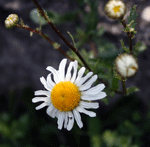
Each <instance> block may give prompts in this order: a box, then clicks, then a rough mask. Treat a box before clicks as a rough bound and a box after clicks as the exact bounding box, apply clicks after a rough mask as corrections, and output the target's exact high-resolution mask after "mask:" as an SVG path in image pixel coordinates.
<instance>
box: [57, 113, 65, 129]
mask: <svg viewBox="0 0 150 147" xmlns="http://www.w3.org/2000/svg"><path fill="white" fill-rule="evenodd" d="M64 113H65V112H60V113H59V116H58V120H57V123H58V129H60V130H61V129H62V126H63V122H64V119H65V115H64Z"/></svg>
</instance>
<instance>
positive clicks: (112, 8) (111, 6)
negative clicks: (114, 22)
mask: <svg viewBox="0 0 150 147" xmlns="http://www.w3.org/2000/svg"><path fill="white" fill-rule="evenodd" d="M125 12H126V7H125V4H124V3H123V2H122V1H121V0H110V1H108V2H107V4H106V6H105V13H106V15H107V16H108V17H110V18H112V19H121V18H123V16H124V15H125Z"/></svg>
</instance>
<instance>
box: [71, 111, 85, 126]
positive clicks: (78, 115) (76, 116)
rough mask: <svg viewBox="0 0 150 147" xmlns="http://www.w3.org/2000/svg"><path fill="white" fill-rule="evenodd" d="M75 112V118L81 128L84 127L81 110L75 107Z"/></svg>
mask: <svg viewBox="0 0 150 147" xmlns="http://www.w3.org/2000/svg"><path fill="white" fill-rule="evenodd" d="M73 114H74V118H75V120H76V122H77V124H78V126H79V128H82V127H83V123H82V121H81V116H80V114H79V112H78V111H77V110H76V109H73Z"/></svg>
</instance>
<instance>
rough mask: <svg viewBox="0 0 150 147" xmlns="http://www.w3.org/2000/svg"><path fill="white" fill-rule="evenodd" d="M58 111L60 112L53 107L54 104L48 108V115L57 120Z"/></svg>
mask: <svg viewBox="0 0 150 147" xmlns="http://www.w3.org/2000/svg"><path fill="white" fill-rule="evenodd" d="M57 111H58V110H57V109H56V108H55V107H54V106H53V104H51V105H50V106H49V107H48V108H47V110H46V113H47V114H48V115H49V116H51V117H52V118H55V116H56V112H57Z"/></svg>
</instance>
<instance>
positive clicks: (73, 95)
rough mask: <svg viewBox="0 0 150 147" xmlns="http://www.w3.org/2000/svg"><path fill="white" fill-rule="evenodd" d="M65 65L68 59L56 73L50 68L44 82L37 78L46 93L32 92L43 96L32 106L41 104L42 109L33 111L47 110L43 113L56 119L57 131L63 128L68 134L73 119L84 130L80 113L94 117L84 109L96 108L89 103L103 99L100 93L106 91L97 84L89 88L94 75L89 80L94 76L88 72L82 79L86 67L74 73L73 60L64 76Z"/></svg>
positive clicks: (37, 98) (43, 79)
mask: <svg viewBox="0 0 150 147" xmlns="http://www.w3.org/2000/svg"><path fill="white" fill-rule="evenodd" d="M66 63H67V59H63V60H62V61H61V62H60V65H59V69H58V70H56V69H54V68H53V67H51V66H48V67H47V68H46V69H47V70H49V71H50V72H51V73H50V74H49V75H48V76H47V79H45V78H44V77H41V78H40V81H41V83H42V84H43V85H44V87H45V88H46V90H38V91H35V95H45V96H46V97H34V98H33V99H32V102H33V103H36V102H40V101H43V103H42V104H41V105H39V106H37V107H36V110H39V109H41V108H43V107H45V106H48V108H47V110H46V113H47V114H48V115H49V116H51V117H52V118H55V117H57V118H58V120H57V124H58V129H62V127H63V126H64V128H66V129H67V130H71V129H72V127H73V124H74V119H75V120H76V122H77V124H78V126H79V128H82V127H83V123H82V121H81V116H80V113H84V114H87V115H89V116H90V117H95V116H96V113H95V112H92V111H88V110H86V109H89V108H92V109H97V108H98V107H99V104H98V103H97V102H91V101H95V100H99V99H102V98H104V97H106V93H105V92H102V90H103V89H104V88H105V85H104V84H98V85H97V86H94V87H92V88H91V86H92V84H93V83H94V82H95V81H96V80H97V75H94V76H92V75H93V72H89V73H88V74H87V75H86V76H83V74H84V72H85V67H82V68H81V69H80V70H79V71H78V72H77V68H78V62H77V61H76V60H75V61H74V62H71V63H70V64H69V66H68V69H67V71H66V74H65V67H66ZM52 75H53V78H52ZM91 76H92V77H91ZM90 77H91V78H90Z"/></svg>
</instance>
